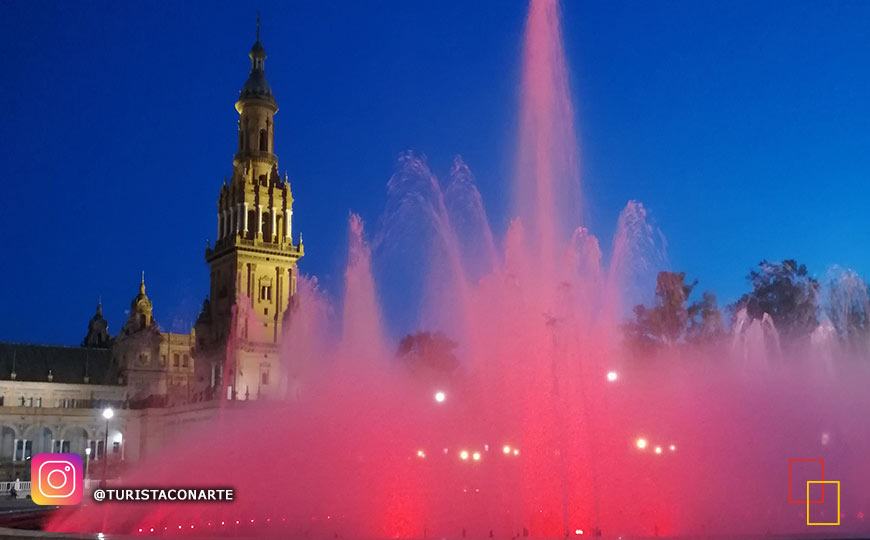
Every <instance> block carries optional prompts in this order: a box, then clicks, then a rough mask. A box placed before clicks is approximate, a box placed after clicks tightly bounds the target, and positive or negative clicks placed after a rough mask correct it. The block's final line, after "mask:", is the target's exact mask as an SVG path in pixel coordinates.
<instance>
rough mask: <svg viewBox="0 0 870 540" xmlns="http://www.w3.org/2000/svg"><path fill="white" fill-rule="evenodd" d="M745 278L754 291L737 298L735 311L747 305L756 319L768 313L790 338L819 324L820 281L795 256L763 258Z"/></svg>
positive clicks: (804, 332)
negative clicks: (778, 259)
mask: <svg viewBox="0 0 870 540" xmlns="http://www.w3.org/2000/svg"><path fill="white" fill-rule="evenodd" d="M746 279H747V280H748V281H749V283H750V284H751V285H752V292H749V293H747V294H744V295H743V296H742V297H741V298H740V300H738V301H737V303H736V305H735V309H734V312H735V313H736V312H737V311H739V310H740V309H742V308H746V313H747V314H748V315H749V316H750V317H752V318H753V319H761V318H762V317H763V316H764V314H765V313H767V314H769V315H770V316H771V318H772V319H773V322H774V324H775V325H776V329H777V331H778V332H779V334H780V335H781V336H784V337H790V338H797V337H800V336H805V335H808V334H809V333H810V332H812V331H813V330H814V329H815V328H816V327H817V326H818V324H819V321H818V318H817V316H816V313H817V309H818V297H819V282H818V281H816V280H815V279H813V278H812V277H810V276H809V274H808V273H807V267H806V266H805V265H803V264H801V265H799V264H798V263H797V262H796V261H794V260H793V259H788V260H785V261H782V262H781V263H779V264H776V263H770V262H767V261H761V262H760V263H759V264H758V268H757V269H752V270H750V272H749V275H748V276H747V278H746Z"/></svg>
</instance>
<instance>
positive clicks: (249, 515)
mask: <svg viewBox="0 0 870 540" xmlns="http://www.w3.org/2000/svg"><path fill="white" fill-rule="evenodd" d="M523 66H524V67H523V76H522V81H521V85H522V86H521V90H522V91H521V96H522V99H521V104H520V110H519V124H520V129H519V137H518V151H517V167H516V186H515V189H514V194H515V198H514V201H515V202H514V209H515V212H514V215H515V216H516V219H514V220H513V221H512V222H511V224H510V226H509V227H508V229H507V230H506V231H504V233H503V235H502V237H501V238H498V235H494V234H493V233H492V231H490V229H489V226H488V221H487V218H486V214H485V209H484V206H483V202H482V201H481V198H480V195H479V193H478V192H477V189H476V187H475V186H474V179H473V175H472V174H471V172H470V169H469V168H468V166H467V165H466V164H465V163H464V162H462V160H461V159H457V161H456V162H455V163H454V165H453V168H452V170H451V175H450V181H449V183H448V184H447V186H446V187H445V188H444V189H443V190H442V188H441V186H440V184H439V182H438V180H437V179H436V178H435V177H434V175H432V173H431V172H430V171H429V168H428V165H427V164H426V162H425V159H423V158H421V157H419V156H417V155H415V154H412V153H408V154H403V155H402V156H401V157H400V160H399V164H398V165H397V170H396V173H395V174H394V175H393V177H392V178H391V179H390V182H389V184H388V204H387V209H386V212H385V215H384V217H383V219H382V221H381V223H380V224H379V228H378V230H377V232H376V234H374V235H372V238H373V240H372V242H371V245H370V244H369V243H368V241H367V239H366V238H367V235H366V232H365V230H364V226H363V222H362V221H361V220H360V218H359V217H358V216H355V215H352V216H351V217H350V220H349V227H348V232H349V248H348V264H347V268H346V271H345V276H344V277H345V290H344V294H343V301H342V304H341V307H340V308H335V307H333V306H332V305H330V302H329V301H327V299H326V297H325V295H323V294H322V292H321V291H319V290H318V288H317V285H316V282H314V281H313V280H303V282H302V283H301V285H300V288H299V296H298V308H297V311H296V312H294V314H293V317H292V319H291V323H290V326H289V328H288V329H287V334H286V335H285V339H284V345H283V359H284V361H285V363H286V365H285V367H286V371H287V373H288V374H289V376H288V377H289V380H288V388H290V389H292V392H290V394H291V395H290V397H289V399H288V400H286V401H281V402H271V403H265V402H256V403H237V404H233V405H234V406H231V407H226V409H225V411H224V413H223V414H222V416H221V418H220V420H219V421H218V422H217V423H214V424H210V425H198V426H197V427H194V428H192V429H191V431H190V433H188V434H187V435H186V436H185V437H184V438H183V439H180V440H177V441H172V442H171V443H170V444H169V445H168V446H167V447H166V448H165V449H164V450H163V451H162V452H160V453H159V455H157V456H155V457H153V458H151V459H150V460H147V461H145V462H143V463H141V464H140V465H138V466H137V467H136V468H135V469H134V470H133V471H131V473H130V474H129V475H127V476H126V477H125V478H124V479H123V480H122V483H123V484H124V485H127V486H161V487H163V486H202V485H216V486H232V487H234V488H235V490H236V493H237V497H236V499H237V500H236V501H234V502H233V503H225V504H215V503H211V504H182V503H175V504H165V503H164V504H143V503H139V504H103V505H93V504H91V505H88V506H83V507H81V508H77V509H74V510H73V511H70V512H66V513H63V514H60V515H58V517H57V518H56V519H55V520H53V521H52V523H51V524H50V528H51V529H52V530H63V531H68V530H72V531H92V532H96V531H104V532H110V533H111V532H116V533H125V534H134V535H137V534H142V535H145V536H148V535H167V536H169V535H172V536H181V535H186V536H202V537H213V536H245V537H280V538H308V537H310V538H324V537H348V538H350V537H354V538H363V537H368V538H387V537H389V538H424V537H431V538H445V537H449V538H460V537H463V536H467V537H469V538H485V537H489V536H490V535H492V536H493V537H495V538H504V539H507V538H513V537H516V536H522V535H523V534H524V532H527V533H528V535H529V536H533V537H551V538H552V537H563V536H565V535H566V534H569V535H571V536H580V532H582V533H583V535H592V534H593V532H594V530H595V529H596V528H600V529H601V530H602V531H603V533H604V535H605V536H613V537H617V536H622V535H626V536H628V535H635V536H652V535H655V534H660V535H677V534H680V535H689V534H692V535H746V534H766V533H773V532H776V533H785V532H790V533H807V532H816V531H814V530H808V528H807V526H806V516H805V509H804V508H803V506H802V505H794V504H789V503H788V477H787V476H788V468H787V467H788V459H790V458H824V459H825V460H826V461H825V479H833V480H840V481H841V482H842V490H843V492H842V497H843V511H844V512H848V513H849V515H850V516H853V517H852V518H851V521H850V520H849V519H847V518H844V526H845V527H851V529H849V530H867V527H866V525H864V522H863V518H862V519H861V520H858V518H857V517H854V516H857V513H858V512H863V513H865V514H866V513H867V512H870V496H868V493H870V491H868V490H866V489H864V488H862V487H861V486H866V485H870V460H868V459H867V457H868V456H870V446H868V441H870V431H868V425H870V423H868V422H867V419H866V415H867V414H868V412H870V399H868V397H867V392H866V388H867V387H868V386H867V382H868V378H867V372H866V368H864V367H860V366H858V367H856V366H854V365H852V364H848V365H846V364H844V365H842V366H840V367H839V368H838V369H836V370H831V369H830V368H829V366H820V365H819V364H818V362H816V356H815V353H813V352H812V351H807V353H806V354H805V355H803V356H800V357H795V358H792V359H791V361H792V362H793V364H792V367H791V368H789V369H782V367H781V366H777V365H772V363H771V362H769V361H768V353H767V345H766V344H765V343H764V337H763V336H762V337H761V338H755V337H752V335H755V334H752V335H747V336H742V337H739V339H735V341H734V342H733V343H732V341H729V340H726V341H727V343H723V344H722V345H717V346H713V347H708V348H697V349H688V348H684V349H679V350H678V352H674V351H671V352H668V353H664V354H656V355H653V354H650V355H638V354H635V353H632V352H631V351H629V350H628V349H626V348H625V347H624V346H623V344H622V340H621V333H620V331H619V330H620V329H619V325H620V323H621V321H622V319H623V318H624V316H625V313H626V312H625V309H624V308H625V306H626V304H627V303H628V302H630V301H634V297H633V296H632V295H633V292H632V291H633V290H634V288H635V287H636V286H638V284H639V283H641V284H647V285H648V284H649V283H650V281H649V278H650V276H653V277H654V276H655V273H656V272H657V271H658V270H661V269H663V265H664V264H665V258H664V253H663V244H664V242H663V239H662V237H661V236H660V233H659V232H658V231H657V230H656V229H655V228H654V227H653V226H652V225H650V223H649V221H648V220H647V216H646V210H645V209H644V207H643V206H642V205H641V204H640V203H637V202H634V201H632V202H629V203H628V204H627V205H626V207H625V210H624V211H623V212H622V214H621V215H620V216H619V218H618V227H617V232H616V235H615V237H614V239H613V246H612V250H611V252H612V255H611V256H610V257H609V261H608V262H607V263H605V262H604V260H603V256H602V250H601V249H600V247H599V240H598V239H597V238H596V237H595V236H594V235H593V234H592V233H591V232H590V231H588V230H587V229H585V228H583V227H582V222H583V221H582V216H581V215H580V214H579V208H580V200H579V193H580V178H579V157H578V155H579V154H578V144H577V140H576V136H575V129H574V125H573V121H574V110H573V106H572V103H571V99H570V91H569V85H568V76H567V73H568V71H567V68H566V62H565V57H564V52H563V49H562V39H561V28H560V23H559V6H558V4H557V3H556V2H555V0H535V1H533V2H532V3H531V5H530V8H529V15H528V20H527V23H526V31H525V41H524V54H523ZM644 280H646V281H644ZM336 312H337V313H336ZM396 313H399V314H402V317H404V319H402V317H398V316H396V315H395V314H396ZM408 313H413V316H412V318H413V320H412V321H410V326H411V327H412V328H414V329H418V330H427V331H433V332H434V331H441V332H443V333H444V334H445V335H447V336H449V338H450V339H451V340H453V341H454V342H455V343H456V344H457V346H456V349H455V351H454V354H455V357H456V359H457V360H458V367H456V368H455V369H452V370H451V369H442V368H439V367H438V366H435V365H431V364H427V363H425V362H418V363H416V364H414V363H413V361H409V360H408V359H407V358H402V359H400V358H397V356H396V350H397V348H398V340H397V339H395V337H391V332H392V330H391V328H392V327H394V326H395V325H392V324H386V323H385V320H388V319H390V317H391V316H392V317H395V318H396V320H399V322H400V323H401V322H404V323H405V326H406V327H407V326H409V322H408V320H407V319H408V317H409V316H408ZM391 314H392V315H391ZM756 328H757V327H756ZM753 332H756V334H757V332H762V330H761V329H757V330H753ZM757 339H760V340H761V341H762V343H761V345H753V343H754V340H757ZM820 339H821V338H820ZM737 342H739V344H740V345H739V349H740V350H739V351H736V352H735V347H737V346H736V345H735V343H737ZM409 362H411V363H410V364H409ZM864 365H866V364H864ZM610 372H613V375H610V376H609V375H608V374H609V373H610ZM436 395H437V397H438V399H436ZM856 411H863V412H861V413H859V414H856ZM825 436H826V437H825ZM640 438H643V439H644V440H645V441H646V446H645V447H644V448H640V447H639V446H638V444H637V441H638V439H640ZM657 447H658V448H660V449H661V451H660V452H658V451H657V450H656V448H657ZM856 520H857V521H856ZM237 522H238V523H237ZM179 527H180V528H179ZM152 529H153V530H154V532H152ZM140 530H141V531H142V532H141V533H140Z"/></svg>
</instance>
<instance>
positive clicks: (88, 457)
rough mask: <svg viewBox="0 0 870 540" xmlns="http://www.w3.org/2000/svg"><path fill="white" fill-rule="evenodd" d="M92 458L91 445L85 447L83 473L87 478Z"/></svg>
mask: <svg viewBox="0 0 870 540" xmlns="http://www.w3.org/2000/svg"><path fill="white" fill-rule="evenodd" d="M90 460H91V447H90V446H88V447H87V448H85V473H84V474H83V475H82V476H83V477H84V479H85V480H87V479H88V462H89V461H90Z"/></svg>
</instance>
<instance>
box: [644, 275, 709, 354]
mask: <svg viewBox="0 0 870 540" xmlns="http://www.w3.org/2000/svg"><path fill="white" fill-rule="evenodd" d="M697 284H698V282H697V281H694V282H692V283H690V284H687V283H686V274H685V273H684V272H659V274H658V276H657V277H656V296H655V305H654V306H653V307H646V306H644V305H637V306H635V308H634V316H635V320H634V321H632V322H630V323H629V324H628V325H627V334H628V337H629V338H630V339H631V341H632V342H633V343H634V344H636V345H642V346H643V345H647V346H648V345H657V344H658V345H671V344H674V343H679V342H683V341H692V342H695V341H705V340H711V339H714V338H716V337H719V336H721V335H722V333H723V332H724V327H723V325H722V314H721V312H720V311H719V308H718V307H717V306H716V295H714V294H713V293H709V292H706V293H704V295H703V298H702V300H701V301H700V302H694V303H692V304H689V302H688V300H689V297H690V296H691V294H692V291H693V290H694V288H695V286H696V285H697Z"/></svg>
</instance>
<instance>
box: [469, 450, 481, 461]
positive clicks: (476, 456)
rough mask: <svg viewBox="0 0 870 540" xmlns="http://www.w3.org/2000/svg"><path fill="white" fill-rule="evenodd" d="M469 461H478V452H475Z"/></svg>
mask: <svg viewBox="0 0 870 540" xmlns="http://www.w3.org/2000/svg"><path fill="white" fill-rule="evenodd" d="M471 459H473V460H474V461H480V452H475V453H474V455H472V456H471Z"/></svg>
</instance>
